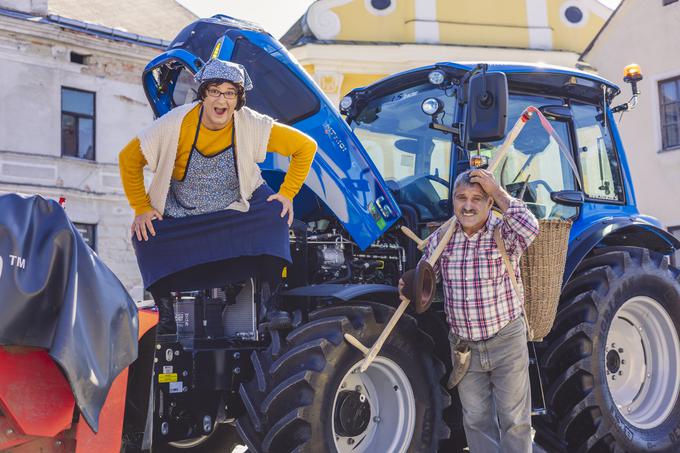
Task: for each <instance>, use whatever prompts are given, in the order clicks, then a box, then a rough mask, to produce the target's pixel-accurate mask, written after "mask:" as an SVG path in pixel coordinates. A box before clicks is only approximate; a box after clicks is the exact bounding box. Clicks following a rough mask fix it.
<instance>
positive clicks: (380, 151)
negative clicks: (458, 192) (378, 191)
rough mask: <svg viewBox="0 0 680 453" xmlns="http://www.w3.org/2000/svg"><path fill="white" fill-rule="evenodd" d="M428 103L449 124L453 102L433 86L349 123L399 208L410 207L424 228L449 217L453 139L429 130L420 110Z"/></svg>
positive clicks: (371, 107) (376, 106)
mask: <svg viewBox="0 0 680 453" xmlns="http://www.w3.org/2000/svg"><path fill="white" fill-rule="evenodd" d="M429 97H436V98H438V99H439V100H440V101H441V102H442V103H443V105H444V108H443V113H441V114H440V115H443V122H444V123H449V124H450V123H451V122H452V121H453V118H454V117H453V113H454V108H455V104H456V103H455V98H454V97H453V96H452V95H451V93H448V92H447V93H445V92H444V91H442V90H441V89H438V88H435V87H433V86H432V85H430V84H425V85H418V86H415V87H411V88H407V89H405V90H402V91H398V92H396V93H391V94H389V95H387V96H383V97H381V98H377V99H374V100H372V101H371V102H370V103H368V104H367V105H366V107H365V108H364V109H363V110H362V111H361V112H359V114H358V115H357V116H356V118H354V120H353V121H352V123H351V127H352V129H353V130H354V133H355V134H356V136H357V137H358V138H359V140H360V141H361V143H362V145H363V146H364V148H365V149H366V151H367V152H368V155H369V156H370V157H371V160H372V161H373V163H374V164H375V166H376V168H377V169H378V171H379V172H380V174H381V175H382V176H383V178H384V179H385V181H386V182H387V184H388V186H389V187H390V190H391V191H392V192H393V194H394V196H395V199H396V200H397V202H399V203H400V204H406V205H410V206H412V207H413V208H414V209H415V210H416V211H417V212H418V214H419V217H420V221H421V222H425V221H430V220H435V219H443V218H446V217H447V216H448V215H450V208H449V204H450V202H449V181H450V168H451V146H452V141H451V135H449V134H445V133H443V132H441V131H437V130H435V129H431V128H430V127H429V124H430V122H431V118H430V116H428V115H426V114H424V113H423V112H422V111H421V107H420V106H421V104H422V102H423V101H424V100H425V99H427V98H429Z"/></svg>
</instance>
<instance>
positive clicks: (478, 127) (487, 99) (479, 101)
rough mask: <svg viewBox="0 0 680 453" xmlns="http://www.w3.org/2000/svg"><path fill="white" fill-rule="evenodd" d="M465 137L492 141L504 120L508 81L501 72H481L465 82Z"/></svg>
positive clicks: (500, 135)
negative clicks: (466, 86) (466, 92)
mask: <svg viewBox="0 0 680 453" xmlns="http://www.w3.org/2000/svg"><path fill="white" fill-rule="evenodd" d="M467 99H468V110H467V120H466V122H465V124H466V132H467V134H466V137H467V141H468V143H469V142H474V143H486V142H495V141H496V140H501V139H502V138H504V137H505V128H506V125H507V123H508V81H507V79H506V78H505V74H503V73H502V72H482V73H478V74H475V75H474V76H472V77H471V78H470V81H469V84H468V96H467Z"/></svg>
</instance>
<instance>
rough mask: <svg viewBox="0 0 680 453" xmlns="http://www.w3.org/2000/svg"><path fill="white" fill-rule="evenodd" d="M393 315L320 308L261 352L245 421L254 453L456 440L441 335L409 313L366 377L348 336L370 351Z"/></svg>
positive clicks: (399, 447) (424, 448) (420, 447)
mask: <svg viewBox="0 0 680 453" xmlns="http://www.w3.org/2000/svg"><path fill="white" fill-rule="evenodd" d="M392 313H394V309H393V308H392V307H388V306H385V305H381V304H374V303H357V304H353V305H351V306H350V305H344V306H331V307H328V308H322V309H318V310H316V311H314V312H312V313H311V314H310V316H309V321H308V322H307V323H304V324H302V325H300V326H299V327H297V328H295V329H294V330H293V331H291V332H290V333H289V334H288V335H287V336H286V337H285V338H281V339H280V340H279V339H277V338H273V339H272V344H271V346H270V347H269V348H268V349H266V350H265V351H261V352H254V353H253V355H252V361H253V365H254V369H255V377H254V378H253V380H252V381H251V382H249V383H247V384H244V385H242V386H241V389H240V394H241V397H242V399H243V402H244V404H245V406H246V410H247V414H246V415H244V416H243V417H241V418H240V419H239V420H238V421H237V429H238V430H239V433H240V434H241V437H242V438H243V439H244V440H245V441H246V443H247V444H248V446H249V448H250V449H251V451H256V452H264V453H285V452H296V453H318V452H340V453H345V452H356V453H360V452H369V453H377V452H380V453H392V452H423V453H424V452H428V453H429V452H436V451H437V449H438V447H439V442H440V440H441V439H445V438H447V437H448V434H449V430H448V427H447V426H446V424H445V423H444V420H443V417H442V413H443V411H444V409H445V408H446V407H447V406H448V405H449V404H450V396H449V394H448V393H447V392H446V391H445V390H444V388H443V387H442V386H441V384H440V381H441V380H442V378H443V375H444V366H443V364H442V363H441V362H440V361H439V360H438V359H437V358H436V357H435V356H434V355H433V353H432V351H433V347H434V345H433V343H432V340H431V338H430V337H429V336H428V335H427V334H425V333H424V332H423V331H421V330H419V329H418V326H417V324H416V321H415V319H414V318H412V317H411V316H409V315H404V316H403V317H402V319H401V320H400V321H399V323H398V324H397V326H396V328H395V329H394V331H393V332H392V334H391V335H390V337H389V338H388V340H387V341H386V342H385V345H384V346H383V348H382V350H381V352H380V355H379V356H378V357H377V358H376V360H375V361H374V362H373V364H372V365H371V366H370V367H369V368H368V369H367V370H366V372H365V373H360V372H359V371H358V367H359V365H360V363H361V361H362V359H363V355H362V353H361V352H359V351H358V350H357V349H356V348H355V347H353V346H351V345H350V344H349V343H347V341H345V339H344V334H346V333H349V334H351V335H353V336H355V337H356V338H357V339H359V340H360V341H361V342H362V343H363V344H364V345H366V346H368V347H370V346H371V345H373V343H374V342H375V340H376V339H377V338H378V336H379V335H380V333H381V332H382V330H383V328H384V327H385V324H386V323H387V321H388V320H389V317H390V316H391V315H392Z"/></svg>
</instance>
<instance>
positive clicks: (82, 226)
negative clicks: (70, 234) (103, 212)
mask: <svg viewBox="0 0 680 453" xmlns="http://www.w3.org/2000/svg"><path fill="white" fill-rule="evenodd" d="M73 225H74V226H75V227H76V229H77V230H78V232H79V233H80V235H81V236H82V237H83V240H84V241H85V243H86V244H87V245H89V246H90V248H91V249H92V250H96V248H95V247H96V245H97V225H95V224H91V223H74V224H73Z"/></svg>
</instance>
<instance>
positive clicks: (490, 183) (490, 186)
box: [470, 168, 500, 197]
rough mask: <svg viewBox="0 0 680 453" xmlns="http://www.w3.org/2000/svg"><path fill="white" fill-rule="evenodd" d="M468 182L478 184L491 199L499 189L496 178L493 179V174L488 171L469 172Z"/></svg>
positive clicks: (479, 169)
mask: <svg viewBox="0 0 680 453" xmlns="http://www.w3.org/2000/svg"><path fill="white" fill-rule="evenodd" d="M470 182H472V183H476V184H479V185H480V186H482V189H484V192H486V193H487V195H489V196H491V197H493V196H494V194H495V193H496V192H497V191H498V190H499V189H500V186H499V185H498V183H497V182H496V178H494V177H493V173H491V172H490V171H488V170H484V169H481V168H477V169H475V170H472V171H471V172H470Z"/></svg>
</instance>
